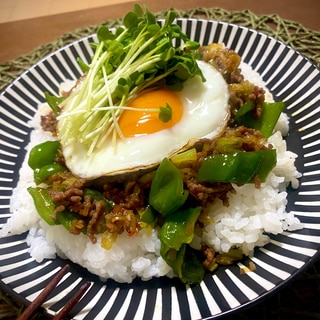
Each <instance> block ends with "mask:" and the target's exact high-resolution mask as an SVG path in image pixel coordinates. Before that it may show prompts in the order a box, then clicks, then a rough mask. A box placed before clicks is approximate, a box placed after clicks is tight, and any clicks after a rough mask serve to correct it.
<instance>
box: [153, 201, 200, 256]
mask: <svg viewBox="0 0 320 320" xmlns="http://www.w3.org/2000/svg"><path fill="white" fill-rule="evenodd" d="M200 212H201V207H195V208H191V207H189V208H183V209H181V210H178V211H176V212H175V213H174V214H172V215H171V216H169V217H167V218H166V220H165V222H164V224H163V225H162V227H161V230H160V234H159V238H160V241H161V243H165V244H166V245H167V246H168V247H169V248H172V249H175V250H178V249H179V248H180V247H181V245H182V244H183V243H190V242H191V241H192V239H193V236H194V224H195V223H196V221H197V219H198V217H199V214H200Z"/></svg>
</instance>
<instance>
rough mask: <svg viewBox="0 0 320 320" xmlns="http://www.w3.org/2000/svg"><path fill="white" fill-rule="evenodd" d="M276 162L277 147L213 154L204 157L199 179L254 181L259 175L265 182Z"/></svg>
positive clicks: (205, 180) (234, 181)
mask: <svg viewBox="0 0 320 320" xmlns="http://www.w3.org/2000/svg"><path fill="white" fill-rule="evenodd" d="M276 163H277V154H276V150H275V149H271V150H259V151H251V152H245V151H239V152H236V153H230V154H217V155H212V156H208V157H206V158H205V159H204V161H203V163H202V165H201V167H200V169H199V171H198V174H197V179H198V181H200V182H233V183H253V182H254V178H255V177H259V179H260V181H261V182H264V181H265V180H266V178H267V176H268V174H269V173H270V171H271V170H272V168H273V167H274V166H275V165H276Z"/></svg>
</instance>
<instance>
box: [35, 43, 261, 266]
mask: <svg viewBox="0 0 320 320" xmlns="http://www.w3.org/2000/svg"><path fill="white" fill-rule="evenodd" d="M200 54H201V57H202V59H203V60H205V61H207V62H208V63H210V64H211V65H213V66H214V67H215V68H217V69H218V70H219V71H220V72H221V74H222V75H223V77H224V79H225V80H226V82H227V84H228V88H229V93H230V98H229V104H230V112H231V116H230V120H229V123H228V125H229V127H227V128H226V130H225V131H224V132H223V133H222V134H221V135H220V136H219V137H217V138H216V139H213V140H208V139H203V140H200V141H198V142H197V143H196V144H195V145H194V147H195V148H196V150H197V161H194V162H193V163H192V164H187V165H185V166H182V167H179V170H180V172H181V175H182V177H183V183H184V186H185V188H186V189H187V190H188V192H189V195H190V198H191V199H193V200H194V201H195V202H197V203H200V205H201V206H202V207H204V208H205V207H206V206H207V205H208V203H212V202H213V201H214V200H215V199H217V198H219V199H220V200H222V201H223V203H224V204H225V205H226V206H227V205H228V197H227V194H228V192H234V189H233V186H232V184H231V183H221V182H220V183H218V182H216V183H212V182H211V183H204V182H199V181H198V180H197V172H198V169H199V167H200V166H201V163H202V162H203V160H204V159H205V157H206V156H208V155H212V154H217V153H224V151H225V150H223V148H222V147H221V146H220V145H219V141H221V140H219V139H229V140H231V141H232V140H235V141H237V147H238V148H239V150H242V151H257V150H263V149H265V148H266V147H265V145H266V139H265V138H264V137H263V136H262V135H261V133H260V132H259V131H255V130H253V129H248V128H246V127H243V126H240V127H236V128H234V120H233V119H234V115H235V113H236V112H237V110H239V108H240V107H241V106H243V105H244V104H245V103H246V102H247V101H251V103H253V104H254V106H253V110H254V114H255V116H256V117H257V118H258V117H259V116H260V115H261V112H262V106H263V102H264V90H263V89H262V88H259V87H257V86H255V85H253V84H251V83H250V82H248V81H244V79H243V76H242V74H241V70H240V69H239V66H240V57H239V56H238V55H237V54H236V53H235V52H234V51H232V50H228V49H225V48H224V47H223V46H222V45H209V46H204V47H201V49H200ZM41 125H42V127H43V129H44V130H45V131H50V132H51V133H52V135H53V136H56V135H57V120H56V116H55V114H54V113H53V112H51V113H49V114H47V115H45V116H42V118H41ZM56 161H57V162H58V163H59V164H62V165H64V159H63V155H62V153H60V155H59V159H56ZM154 170H155V169H154ZM153 173H154V171H152V172H151V173H150V172H148V173H144V174H143V175H142V176H140V177H138V178H135V179H131V180H128V181H124V182H103V181H102V180H97V181H94V182H92V181H86V180H84V179H79V178H77V177H75V176H73V175H72V174H71V173H70V172H68V171H67V170H66V171H65V172H59V173H57V174H54V175H53V176H52V177H51V178H50V181H48V183H49V184H50V185H51V188H50V191H49V194H50V197H51V199H52V201H53V202H54V204H55V206H56V209H55V212H54V217H53V218H55V219H57V216H58V215H59V213H61V212H65V211H68V212H71V213H72V214H75V215H74V216H73V217H74V218H73V219H72V222H71V225H70V228H69V231H70V232H71V233H73V234H80V233H81V232H85V233H86V234H87V236H88V237H89V238H90V239H91V241H92V242H93V243H95V242H96V241H97V239H96V235H97V234H98V233H108V234H114V235H118V234H121V233H123V232H127V233H128V234H129V235H134V234H136V233H137V232H138V230H139V228H140V218H141V212H143V211H144V210H146V207H147V205H148V191H149V189H150V185H151V181H152V176H153ZM256 185H257V186H259V181H257V183H256ZM87 189H89V190H94V192H98V193H99V195H100V196H96V193H94V192H91V193H90V192H89V193H88V192H87V191H86V190H87ZM106 199H107V200H106ZM158 223H161V222H160V221H158ZM202 253H203V255H204V262H203V264H204V266H205V267H206V268H207V269H209V270H211V269H212V268H213V267H214V265H215V264H216V257H215V252H214V250H213V249H212V248H208V247H205V248H203V249H202Z"/></svg>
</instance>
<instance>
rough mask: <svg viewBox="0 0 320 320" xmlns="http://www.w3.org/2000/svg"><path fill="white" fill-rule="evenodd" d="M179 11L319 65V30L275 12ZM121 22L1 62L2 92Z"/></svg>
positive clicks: (86, 29) (83, 30) (87, 29)
mask: <svg viewBox="0 0 320 320" xmlns="http://www.w3.org/2000/svg"><path fill="white" fill-rule="evenodd" d="M177 14H178V16H179V17H193V18H205V19H212V20H217V21H223V22H229V23H233V24H237V25H241V26H245V27H248V28H252V29H255V30H257V31H260V32H263V33H265V34H267V35H270V36H272V37H274V38H276V39H278V40H280V41H282V42H284V43H286V44H288V45H289V46H291V47H292V48H294V49H295V50H297V51H299V52H300V53H302V54H303V55H305V56H306V57H307V58H309V59H310V60H311V61H312V62H313V63H315V64H316V65H317V66H320V32H318V31H315V30H311V29H308V28H305V27H304V26H303V25H301V24H300V23H297V22H294V21H290V20H285V19H282V18H281V17H279V16H278V15H275V14H273V15H256V14H254V13H253V12H251V11H249V10H243V11H233V12H231V11H227V10H224V9H222V8H210V9H208V8H196V9H190V10H186V11H179V10H177ZM156 16H157V17H158V18H163V17H164V16H165V12H159V13H157V14H156ZM120 23H121V20H120V19H114V20H106V21H102V22H101V23H99V24H95V25H90V26H87V27H83V28H79V29H76V30H74V31H72V32H68V33H65V34H63V35H62V36H61V37H60V38H58V39H56V40H55V41H53V42H50V43H47V44H44V45H42V46H40V47H38V48H37V49H35V50H34V51H32V52H30V53H28V54H26V55H22V56H20V57H18V58H17V59H15V60H11V61H7V62H5V63H2V64H0V91H1V90H3V89H4V88H5V87H6V86H7V85H8V84H10V83H11V82H12V81H13V80H14V79H15V78H17V77H18V76H19V75H20V74H21V73H22V72H24V71H25V70H27V69H28V68H30V67H31V66H32V65H33V64H35V63H36V62H38V61H39V60H40V59H42V58H44V57H45V56H46V55H48V54H49V53H51V52H54V51H56V50H57V49H59V48H61V47H63V46H64V45H66V44H69V43H71V42H73V41H76V40H78V39H80V38H82V37H85V36H88V35H90V34H93V33H95V32H96V30H97V27H98V26H99V25H101V24H105V25H106V26H108V27H114V26H116V25H119V24H120Z"/></svg>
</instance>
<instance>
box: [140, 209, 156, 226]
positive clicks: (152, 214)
mask: <svg viewBox="0 0 320 320" xmlns="http://www.w3.org/2000/svg"><path fill="white" fill-rule="evenodd" d="M140 220H141V221H142V222H144V223H146V224H150V225H153V224H154V223H155V222H156V221H157V213H156V211H155V210H154V209H153V208H152V207H151V206H149V205H148V206H147V208H146V210H144V211H143V213H142V214H141V216H140Z"/></svg>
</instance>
